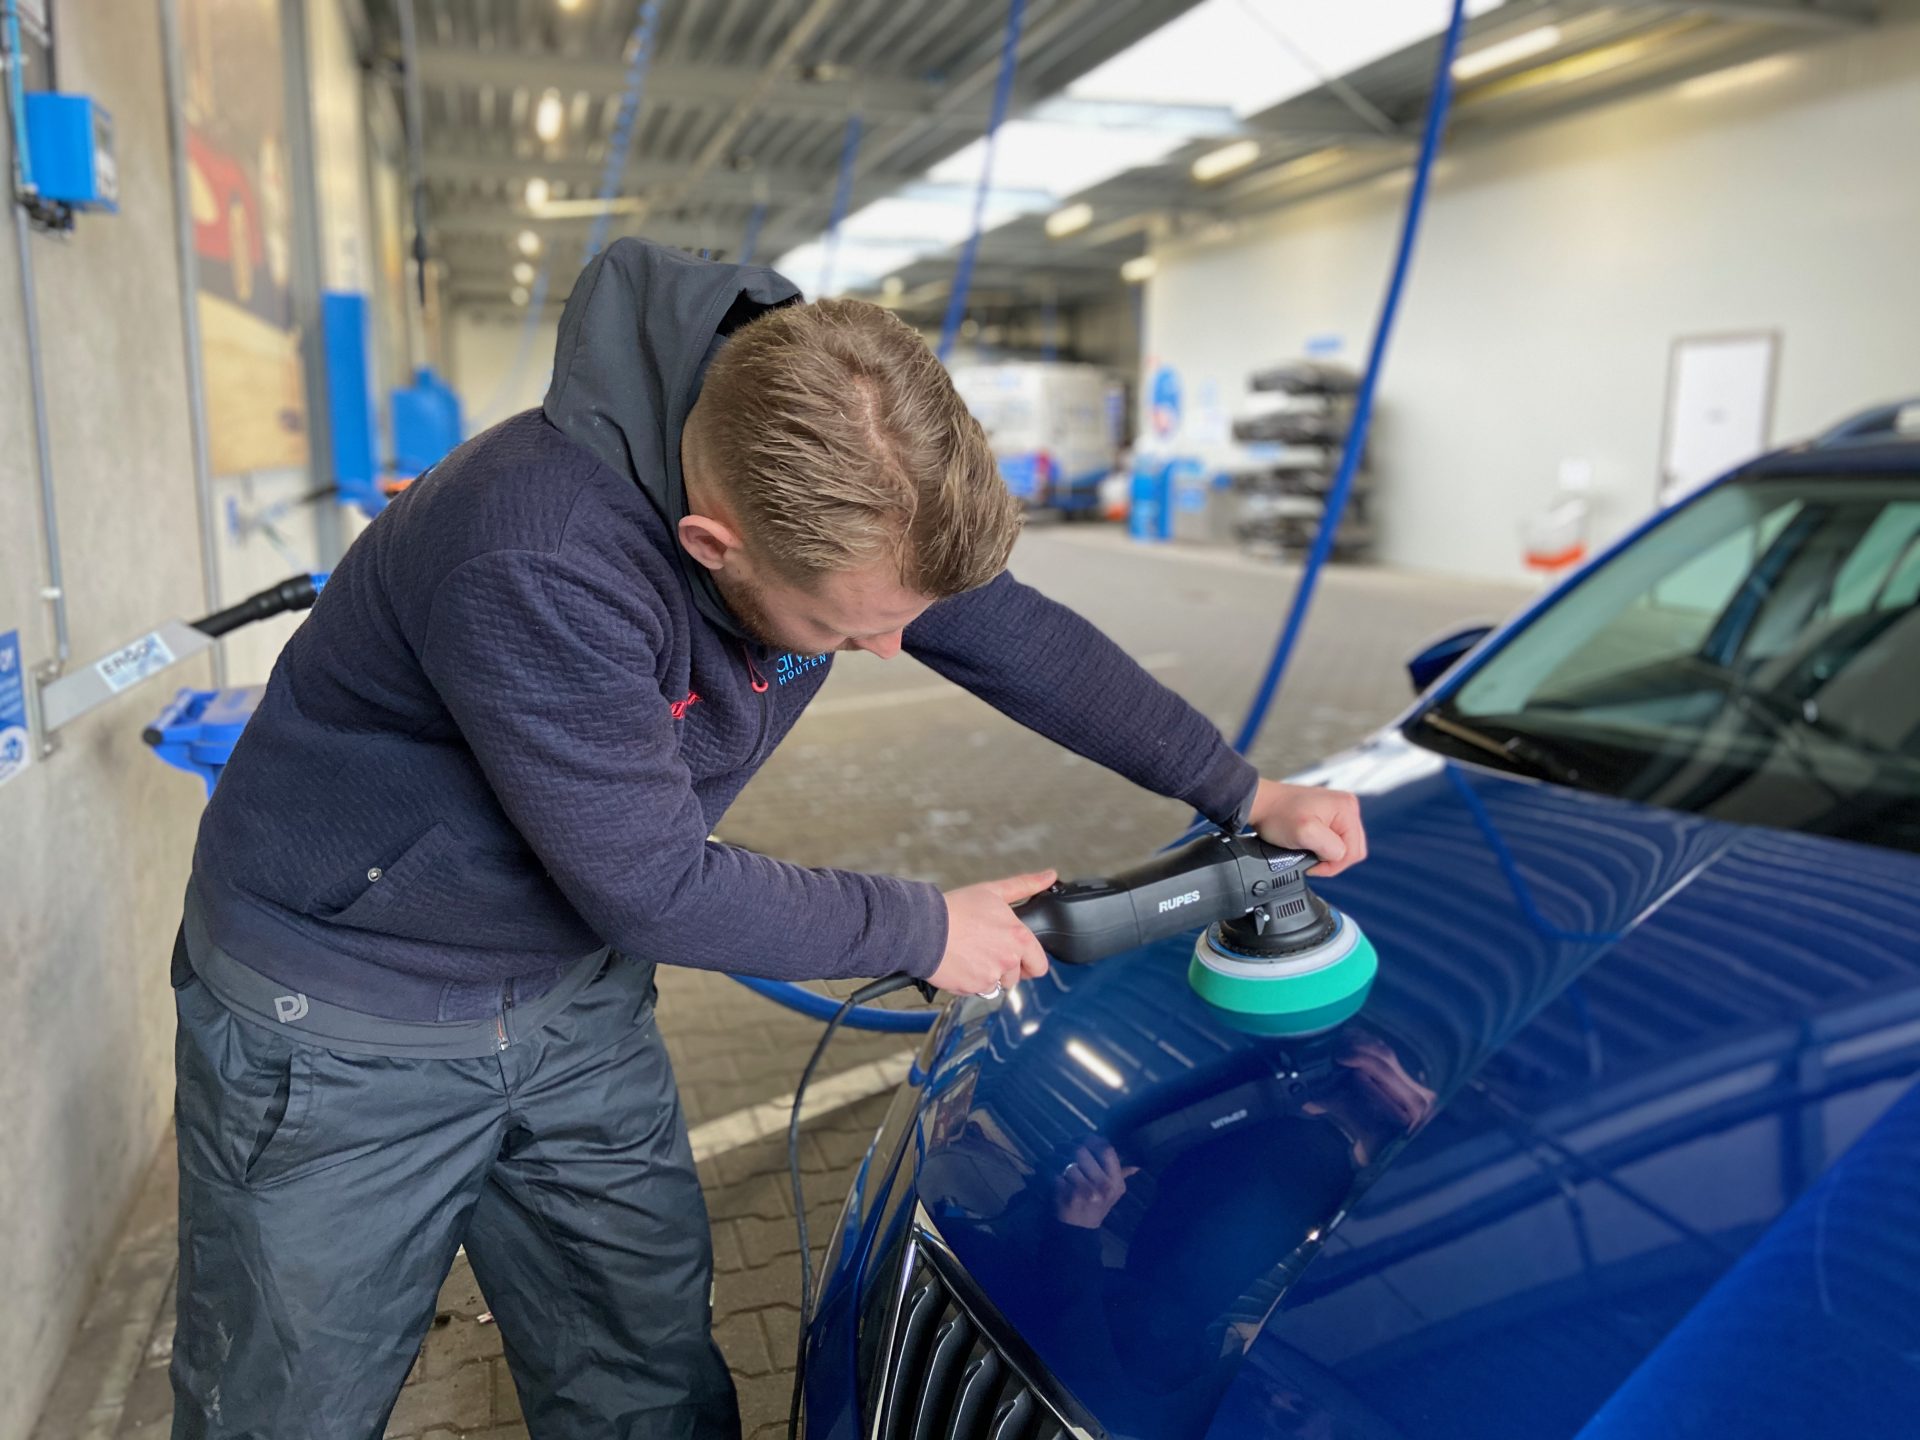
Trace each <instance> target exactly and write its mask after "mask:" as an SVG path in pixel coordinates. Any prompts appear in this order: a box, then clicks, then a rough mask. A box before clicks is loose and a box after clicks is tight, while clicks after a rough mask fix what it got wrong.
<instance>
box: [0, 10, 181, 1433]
mask: <svg viewBox="0 0 1920 1440" xmlns="http://www.w3.org/2000/svg"><path fill="white" fill-rule="evenodd" d="M110 10H111V13H108V11H105V10H102V9H101V8H99V7H89V6H84V5H69V6H66V7H64V8H63V9H62V11H61V15H60V36H61V50H60V71H61V77H62V83H63V84H64V85H65V86H66V87H67V88H69V89H73V90H77V91H81V92H84V93H87V94H91V95H93V96H94V97H96V98H97V99H99V100H100V101H101V102H102V103H104V104H105V105H106V107H107V108H108V109H109V110H111V111H112V113H113V116H114V120H115V122H116V123H115V127H114V128H115V135H116V140H117V145H118V150H119V162H120V167H119V168H120V185H121V198H120V206H121V209H120V214H119V215H117V216H101V217H84V218H82V219H81V221H80V224H79V228H78V229H77V230H76V231H75V232H74V234H73V235H72V236H71V238H68V239H52V238H48V237H45V236H35V237H33V239H32V242H31V243H32V245H33V251H32V253H33V259H34V264H35V266H36V268H37V270H38V272H39V287H38V290H39V305H38V309H39V315H40V321H41V325H42V327H43V328H44V331H45V336H46V367H47V372H48V384H49V394H48V397H47V399H48V408H49V411H50V413H51V422H52V423H51V427H50V429H51V433H52V441H53V459H54V465H55V469H56V473H57V483H58V491H59V516H60V524H61V531H62V539H63V541H64V552H65V559H66V578H67V585H68V588H69V590H70V592H71V595H72V615H73V639H74V650H75V658H76V660H82V661H84V660H90V659H92V658H93V657H94V656H97V655H99V654H100V653H101V652H103V651H105V650H107V649H108V648H110V647H111V646H112V645H114V644H116V643H118V642H120V641H123V640H125V639H127V638H129V637H130V636H133V635H137V634H139V633H140V632H142V631H143V630H145V629H147V628H148V627H149V626H150V625H151V624H152V623H153V622H154V621H155V620H156V619H158V618H161V617H163V616H167V615H190V614H198V613H200V610H201V608H202V604H201V600H202V597H201V579H200V539H199V531H198V522H197V520H196V518H195V504H194V484H193V473H194V472H193V455H192V448H191V444H190V436H189V431H188V421H187V391H186V384H185V381H184V378H183V377H184V367H183V363H182V357H183V345H184V342H183V340H182V334H181V323H180V290H179V276H178V273H177V268H176V258H175V247H174V241H173V235H174V210H173V190H172V175H171V170H170V166H169V161H168V150H167V115H166V98H165V92H164V85H163V79H162V67H161V64H160V60H159V56H160V53H161V52H160V35H159V25H158V20H157V14H158V7H157V6H154V5H127V6H119V5H115V6H112V7H110ZM0 148H4V145H3V144H0ZM27 397H28V385H27V368H26V354H25V345H24V342H23V339H22V334H21V312H20V295H19V283H18V279H17V270H16V255H15V251H14V244H13V232H12V229H11V226H7V227H5V228H4V230H0V630H5V629H12V628H15V627H18V628H19V630H20V632H21V640H22V644H23V648H24V650H25V659H26V661H27V663H28V664H29V665H31V664H32V663H34V662H37V661H39V660H42V659H45V658H47V657H48V656H49V655H50V653H51V650H52V640H51V631H50V628H49V626H48V625H47V624H45V623H44V616H45V606H44V605H43V604H42V603H41V601H40V599H39V590H40V586H41V584H42V583H43V576H44V570H43V566H42V560H41V555H40V538H39V537H40V527H39V505H38V501H37V491H36V481H35V476H34V468H33V462H32V456H33V439H32V433H33V432H32V416H31V411H30V409H29V405H28V398H27ZM208 678H209V667H208V666H207V664H206V663H205V662H204V661H200V662H193V663H189V664H187V665H183V666H181V667H179V669H177V670H176V671H174V672H172V673H171V674H170V675H169V676H167V677H166V678H165V679H163V680H159V681H155V682H152V683H149V684H147V685H145V686H141V687H137V688H135V689H134V690H132V691H131V692H129V693H128V694H126V695H124V696H122V697H121V698H120V699H119V700H118V701H117V702H115V703H113V704H110V705H108V706H106V707H104V708H103V709H101V710H98V711H96V712H94V713H93V714H92V715H89V716H87V717H86V718H84V719H82V720H80V721H77V722H75V723H74V724H73V725H71V726H69V727H68V728H67V729H66V730H65V731H63V732H62V737H61V738H62V741H63V744H62V747H61V749H60V751H59V753H58V754H56V755H54V756H53V757H51V758H50V759H48V760H46V761H45V762H44V763H41V764H37V765H35V766H34V767H33V768H31V769H29V770H28V771H27V772H26V773H25V774H24V775H22V776H20V777H19V778H17V779H15V780H14V781H12V782H11V783H9V784H7V785H5V786H0V866H3V867H4V870H0V1114H4V1115H5V1116H6V1117H7V1130H8V1133H7V1159H6V1161H5V1162H4V1163H0V1295H4V1296H5V1297H6V1303H5V1304H4V1305H0V1436H15V1435H23V1434H25V1433H26V1431H27V1429H28V1427H29V1426H30V1425H31V1423H32V1421H33V1418H34V1415H35V1413H36V1411H37V1410H38V1408H39V1405H40V1402H41V1399H42V1396H43V1395H44V1393H45V1390H46V1387H47V1385H48V1383H49V1381H50V1379H51V1376H52V1373H53V1371H54V1369H55V1367H56V1366H57V1365H58V1363H59V1361H60V1358H61V1355H62V1353H63V1352H64V1350H65V1349H66V1346H67V1342H68V1340H69V1338H70V1336H71V1333H72V1330H73V1326H74V1323H75V1321H76V1318H77V1316H78V1315H79V1313H80V1309H81V1307H82V1305H83V1304H84V1302H85V1300H86V1297H87V1293H88V1290H89V1288H90V1286H91V1284H92V1282H93V1279H94V1276H95V1274H96V1273H97V1269H98V1266H99V1265H100V1263H101V1262H102V1261H103V1260H104V1259H105V1255H106V1250H107V1246H108V1243H109V1241H110V1239H111V1237H112V1235H113V1233H114V1231H115V1229H116V1227H117V1226H118V1224H119V1222H120V1218H121V1215H122V1213H123V1212H124V1210H125V1208H126V1204H127V1201H128V1199H129V1197H130V1195H131V1191H132V1187H133V1184H134V1181H135V1179H136V1177H137V1176H138V1175H139V1173H140V1171H141V1169H142V1168H143V1167H144V1166H145V1165H146V1163H147V1161H148V1160H149V1159H150V1158H151V1157H152V1155H153V1150H154V1145H155V1143H156V1141H157V1140H158V1138H159V1136H160V1134H161V1131H162V1127H163V1126H164V1125H165V1123H166V1118H167V1114H168V1109H169V1107H170V1105H171V1102H172V1066H171V1063H170V1042H171V1036H172V1014H173V1009H172V1000H171V994H170V991H169V989H168V986H167V957H168V953H169V949H170V947H171V943H172V940H173V931H174V926H175V925H176V923H177V922H178V919H179V906H180V892H181V887H182V886H183V885H184V884H185V881H186V874H187V858H188V849H189V846H190V845H191V843H192V839H193V832H194V825H195V823H196V821H197V819H198V816H199V813H200V805H201V794H200V787H199V785H198V784H197V783H196V782H195V781H194V780H193V779H191V778H190V777H188V776H186V775H183V774H180V773H179V772H177V771H170V770H167V769H165V768H164V767H162V766H161V765H160V764H158V763H157V762H156V761H155V760H154V759H153V757H152V756H151V755H150V754H149V753H147V750H146V747H145V746H144V745H142V744H141V743H140V726H141V724H142V722H143V721H144V720H146V719H147V718H148V717H149V716H150V715H151V714H152V712H153V711H154V710H155V709H156V708H157V707H158V705H159V704H160V703H161V700H162V699H163V697H164V696H165V695H166V694H168V693H171V690H170V687H171V686H172V685H174V684H202V685H204V684H206V683H207V682H208Z"/></svg>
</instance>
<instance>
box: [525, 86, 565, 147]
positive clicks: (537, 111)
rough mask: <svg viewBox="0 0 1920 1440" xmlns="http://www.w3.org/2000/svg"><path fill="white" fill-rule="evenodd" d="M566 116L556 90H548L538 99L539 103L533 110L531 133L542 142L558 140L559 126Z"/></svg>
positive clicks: (563, 104)
mask: <svg viewBox="0 0 1920 1440" xmlns="http://www.w3.org/2000/svg"><path fill="white" fill-rule="evenodd" d="M566 115H567V107H566V104H565V103H564V102H563V101H562V100H561V99H560V92H559V91H558V90H549V91H547V93H546V94H544V95H542V96H541V97H540V103H539V104H538V105H536V106H534V109H533V133H534V134H536V135H538V136H539V137H540V138H541V139H542V140H558V139H559V138H560V126H561V124H562V122H563V121H565V119H566Z"/></svg>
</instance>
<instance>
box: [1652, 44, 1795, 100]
mask: <svg viewBox="0 0 1920 1440" xmlns="http://www.w3.org/2000/svg"><path fill="white" fill-rule="evenodd" d="M1793 67H1794V62H1793V57H1792V56H1789V55H1769V56H1768V57H1767V58H1766V59H1764V60H1754V61H1750V62H1749V63H1747V64H1745V65H1735V66H1733V67H1732V68H1731V69H1727V70H1715V71H1714V72H1713V73H1711V74H1709V75H1696V76H1695V77H1694V78H1693V79H1691V80H1688V81H1686V82H1685V83H1683V84H1682V85H1681V86H1680V88H1679V92H1678V93H1679V95H1680V98H1681V99H1683V100H1705V99H1707V98H1708V97H1710V96H1714V95H1723V94H1725V93H1726V92H1727V91H1729V90H1740V89H1744V88H1745V87H1746V86H1748V85H1760V84H1763V83H1765V82H1766V81H1768V80H1777V79H1779V78H1780V77H1781V76H1782V75H1784V74H1786V73H1787V72H1788V71H1789V70H1791V69H1793Z"/></svg>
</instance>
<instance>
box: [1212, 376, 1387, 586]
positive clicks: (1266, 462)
mask: <svg viewBox="0 0 1920 1440" xmlns="http://www.w3.org/2000/svg"><path fill="white" fill-rule="evenodd" d="M1248 388H1249V389H1250V390H1252V391H1253V392H1254V393H1255V394H1258V395H1278V396H1282V397H1284V398H1283V400H1282V402H1281V403H1280V404H1279V405H1277V406H1270V407H1266V408H1263V409H1261V410H1260V411H1258V412H1257V413H1253V414H1248V415H1243V416H1242V417H1241V418H1240V419H1237V420H1235V421H1234V422H1233V438H1234V439H1235V440H1237V441H1239V442H1240V443H1241V444H1242V445H1245V446H1247V447H1248V449H1249V452H1250V460H1249V463H1248V464H1246V465H1244V466H1242V467H1239V468H1237V469H1235V470H1234V471H1233V472H1232V484H1233V489H1234V493H1235V495H1236V497H1237V501H1238V506H1237V513H1236V515H1235V519H1234V534H1235V536H1236V537H1237V538H1238V539H1239V541H1240V543H1241V544H1242V545H1244V546H1246V547H1247V548H1248V549H1250V550H1254V551H1257V552H1261V553H1266V554H1279V555H1298V554H1301V553H1303V552H1305V551H1306V549H1307V548H1308V547H1309V546H1311V545H1312V544H1313V542H1314V539H1315V537H1316V536H1317V535H1318V534H1319V531H1320V523H1321V520H1322V518H1323V517H1324V516H1325V514H1326V497H1327V491H1328V490H1329V489H1330V488H1331V487H1332V485H1333V477H1334V473H1335V472H1336V471H1337V470H1338V468H1339V465H1340V452H1341V449H1342V447H1344V446H1345V444H1346V440H1347V429H1348V427H1349V426H1350V425H1351V424H1352V423H1353V397H1354V393H1355V392H1356V391H1357V390H1358V389H1359V388H1360V377H1359V375H1357V374H1356V373H1354V372H1353V371H1352V370H1349V369H1348V368H1347V367H1346V366H1344V365H1335V364H1331V363H1329V362H1326V361H1321V360H1295V361H1290V362H1287V363H1284V364H1280V365H1275V366H1272V367H1270V368H1268V369H1265V370H1261V371H1259V372H1257V373H1256V374H1254V375H1253V376H1252V377H1251V379H1250V380H1249V381H1248ZM1371 489H1372V486H1371V483H1370V476H1369V473H1368V467H1367V464H1366V458H1365V457H1364V456H1363V457H1362V458H1361V464H1360V468H1359V470H1358V472H1357V473H1356V474H1355V477H1354V486H1353V494H1352V496H1351V498H1350V499H1349V501H1348V503H1347V512H1346V518H1345V520H1344V521H1343V522H1342V524H1341V527H1340V534H1339V536H1338V538H1337V541H1336V543H1335V546H1334V554H1335V555H1336V556H1339V557H1341V558H1343V559H1351V558H1354V557H1355V556H1357V555H1359V554H1362V553H1364V552H1365V551H1366V550H1367V549H1368V548H1369V547H1370V546H1371V544H1372V541H1373V524H1372V517H1371V513H1370V500H1371V496H1370V491H1371Z"/></svg>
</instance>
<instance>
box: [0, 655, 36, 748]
mask: <svg viewBox="0 0 1920 1440" xmlns="http://www.w3.org/2000/svg"><path fill="white" fill-rule="evenodd" d="M32 763H33V739H32V737H31V736H30V735H28V734H27V683H26V676H25V674H24V673H23V672H22V670H21V665H20V632H19V631H18V630H4V631H0V785H4V784H6V783H7V781H9V780H11V779H13V777H14V776H16V775H18V774H19V773H20V772H21V771H22V770H24V769H26V768H27V766H28V765H30V764H32Z"/></svg>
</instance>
